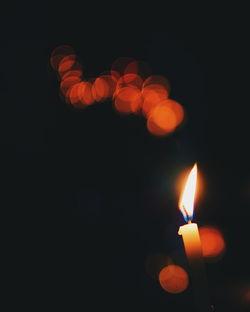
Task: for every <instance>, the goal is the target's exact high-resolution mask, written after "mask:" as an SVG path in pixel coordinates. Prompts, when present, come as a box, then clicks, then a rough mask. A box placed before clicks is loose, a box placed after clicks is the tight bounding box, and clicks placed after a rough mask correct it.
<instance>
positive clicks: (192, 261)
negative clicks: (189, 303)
mask: <svg viewBox="0 0 250 312" xmlns="http://www.w3.org/2000/svg"><path fill="white" fill-rule="evenodd" d="M178 234H179V235H182V239H183V243H184V247H185V252H186V255H187V258H188V263H189V267H190V277H191V282H192V286H193V291H194V296H195V302H196V308H197V311H200V312H207V311H209V312H211V308H210V304H209V298H208V289H207V282H206V274H205V268H204V263H203V256H202V249H201V241H200V235H199V230H198V226H197V224H196V223H189V224H185V225H183V226H181V227H180V228H179V232H178Z"/></svg>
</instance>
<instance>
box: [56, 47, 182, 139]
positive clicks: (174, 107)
mask: <svg viewBox="0 0 250 312" xmlns="http://www.w3.org/2000/svg"><path fill="white" fill-rule="evenodd" d="M50 63H51V66H52V67H53V69H54V70H56V71H57V72H58V78H59V81H60V95H61V96H62V97H63V99H64V100H65V101H66V102H67V103H69V104H70V105H72V106H73V107H75V108H78V109H83V108H85V107H87V106H89V105H92V104H94V103H97V102H102V101H105V100H107V99H111V100H112V102H113V105H114V107H115V109H116V110H117V111H118V112H120V113H123V114H137V115H138V114H142V115H143V116H144V117H145V118H146V119H147V129H148V130H149V132H150V133H152V134H154V135H157V136H164V135H167V134H169V133H171V132H173V131H174V130H175V129H176V128H177V127H178V126H179V125H180V124H181V123H182V122H183V119H184V109H183V107H182V105H181V104H180V103H178V102H177V101H175V100H173V99H170V98H169V93H170V87H169V82H168V80H167V79H166V78H165V77H163V76H160V75H150V74H149V72H148V71H147V66H146V64H145V63H143V62H140V61H136V60H134V59H132V58H130V57H119V58H118V59H117V60H116V61H115V62H114V63H113V64H112V66H111V69H110V70H108V71H106V72H103V73H102V74H100V75H99V77H97V78H92V79H86V78H85V73H84V72H83V68H82V64H81V60H80V59H79V58H78V56H77V55H76V54H75V52H74V49H73V48H72V47H71V46H67V45H63V46H59V47H56V48H55V49H54V50H53V51H52V54H51V58H50Z"/></svg>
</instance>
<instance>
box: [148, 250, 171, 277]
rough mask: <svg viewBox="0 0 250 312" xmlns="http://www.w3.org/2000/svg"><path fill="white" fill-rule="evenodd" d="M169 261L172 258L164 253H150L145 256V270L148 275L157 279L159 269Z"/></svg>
mask: <svg viewBox="0 0 250 312" xmlns="http://www.w3.org/2000/svg"><path fill="white" fill-rule="evenodd" d="M170 263H172V259H171V258H170V257H168V256H167V255H166V254H163V253H155V254H151V255H149V256H148V257H147V258H146V261H145V270H146V272H147V274H148V275H149V276H151V277H152V278H154V279H156V280H158V277H159V273H160V271H161V270H162V269H163V268H164V267H165V266H166V265H168V264H170Z"/></svg>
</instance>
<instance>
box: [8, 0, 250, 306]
mask: <svg viewBox="0 0 250 312" xmlns="http://www.w3.org/2000/svg"><path fill="white" fill-rule="evenodd" d="M120 5H121V7H120V8H118V9H117V10H116V11H112V10H114V7H112V6H111V7H110V9H109V8H107V7H106V6H104V5H103V7H100V6H99V5H97V4H96V7H95V5H94V6H93V7H91V8H90V6H85V7H84V6H83V8H80V7H77V6H73V5H71V4H67V5H66V6H65V7H63V8H62V4H61V5H60V6H59V7H56V8H53V9H52V8H51V7H50V6H47V7H46V8H40V7H39V6H38V7H36V6H35V5H33V6H32V7H27V10H24V11H25V12H26V14H25V15H24V14H19V13H18V12H19V10H18V8H16V9H15V10H13V11H12V20H11V22H10V23H9V27H8V30H7V34H6V40H5V39H4V44H3V47H2V51H3V52H4V54H5V57H4V60H7V61H4V62H3V63H2V67H3V68H4V69H5V70H6V75H5V76H4V84H3V85H4V86H6V84H7V88H4V89H5V90H4V91H3V92H4V93H6V99H7V105H6V106H7V108H11V114H10V116H11V120H10V122H3V125H4V130H5V132H4V133H6V136H5V140H4V143H3V147H4V149H3V151H4V152H6V151H7V153H5V154H6V155H7V160H8V162H7V166H6V168H7V170H6V171H7V176H8V179H7V181H8V182H10V185H11V189H10V194H9V200H8V205H7V206H6V208H5V209H6V210H7V209H8V210H9V211H10V212H11V215H12V220H14V221H12V222H14V223H17V224H19V226H20V225H21V226H20V227H21V229H20V231H18V233H19V234H20V235H21V234H22V233H24V234H25V235H24V236H25V239H21V238H19V235H17V236H16V235H13V236H14V240H15V241H17V244H16V245H17V250H18V252H17V255H16V257H14V259H12V264H13V267H15V268H17V270H16V272H17V273H16V274H17V276H19V274H23V272H24V275H23V278H22V279H21V280H20V279H18V278H17V280H19V282H18V285H19V286H18V287H17V288H18V290H19V292H20V293H21V292H22V291H21V289H23V284H28V285H29V286H31V288H32V294H33V293H34V296H33V295H32V297H33V298H35V299H34V303H33V306H34V307H39V306H40V305H41V304H42V303H43V302H45V301H46V298H49V299H53V302H54V303H53V304H54V305H55V307H57V306H59V305H60V306H61V305H64V304H66V302H67V303H69V304H70V307H71V308H69V310H70V311H76V310H77V309H79V310H83V309H85V310H87V311H96V310H97V309H99V308H98V307H102V309H106V308H108V309H115V310H117V311H120V310H123V309H124V310H125V309H126V310H127V311H128V310H129V311H133V310H143V309H146V308H149V309H150V310H154V311H163V310H164V311H183V308H185V309H186V310H187V311H189V310H190V311H195V310H194V307H193V298H192V289H191V288H189V289H188V290H186V291H185V292H184V293H182V294H179V295H171V294H168V293H166V292H164V291H163V290H162V289H161V288H160V285H159V283H158V282H157V281H156V280H153V279H152V278H151V277H150V276H149V275H148V274H147V272H146V270H145V263H146V259H147V257H148V256H150V255H152V254H154V253H158V252H160V253H165V254H167V255H170V256H172V257H173V258H174V260H175V261H176V263H177V264H178V263H179V264H180V265H184V266H186V262H185V261H186V260H185V255H184V252H183V245H182V241H181V237H180V236H178V235H177V231H178V227H179V226H180V225H181V224H183V219H182V217H181V216H180V213H179V211H178V209H177V201H178V194H177V193H176V189H175V184H176V181H177V177H178V175H179V174H180V173H181V172H182V171H183V170H185V169H187V168H190V167H191V166H192V165H193V163H194V162H196V161H197V162H198V166H199V170H200V172H201V174H202V176H203V179H204V185H205V190H204V192H203V195H202V198H201V200H200V201H199V203H197V213H196V215H195V221H197V222H198V223H199V225H214V226H217V227H218V228H219V229H220V230H221V231H222V233H223V234H224V238H225V241H226V246H227V249H226V253H225V255H224V257H223V258H222V259H221V260H220V261H218V262H216V263H209V264H207V273H208V280H209V288H210V293H211V302H212V303H214V305H215V307H216V311H247V308H249V302H248V307H247V304H246V303H243V301H242V300H243V299H242V297H243V295H244V291H245V290H246V289H247V287H248V289H249V287H250V285H249V252H248V249H249V247H248V245H249V243H248V237H249V234H248V222H249V214H250V213H249V207H250V180H249V175H250V173H249V169H250V168H249V166H250V165H249V149H248V145H249V137H248V134H249V117H248V116H249V115H248V114H249V113H248V111H249V109H248V106H249V103H248V102H249V91H248V90H249V87H248V80H249V78H248V77H249V75H248V55H249V53H248V50H247V43H248V42H247V41H248V36H247V25H246V23H245V17H244V14H243V12H244V8H241V9H240V10H239V8H237V9H236V8H233V7H231V8H228V7H227V8H218V7H214V8H212V7H203V8H199V13H196V9H197V8H183V7H182V8H181V9H180V8H179V9H175V11H173V10H172V9H171V8H170V6H168V5H166V4H164V5H163V4H162V3H160V2H157V1H156V2H155V1H154V4H152V3H149V2H145V3H144V4H143V5H139V4H138V6H137V7H135V6H134V5H132V4H128V3H123V4H120ZM104 9H105V10H104ZM187 9H189V10H187ZM113 12H114V13H113ZM26 16H28V18H26ZM62 44H69V45H71V46H72V47H73V48H74V49H75V51H76V53H77V55H78V56H79V57H80V58H81V60H82V62H83V65H84V71H85V77H86V78H91V77H96V76H97V75H98V74H99V73H101V72H103V71H104V70H107V69H109V68H110V67H111V65H112V62H114V61H115V60H116V58H118V57H120V56H130V57H133V58H135V59H137V60H142V61H146V62H147V63H148V64H150V66H151V69H152V73H153V74H161V75H164V76H166V77H167V78H168V79H169V81H170V84H171V94H170V97H171V98H173V99H175V100H177V101H179V102H180V103H181V104H182V105H183V107H184V108H185V111H186V119H185V122H184V124H183V125H182V126H181V127H180V128H179V129H177V131H176V132H175V133H174V134H172V135H170V136H169V137H166V138H157V137H154V136H152V135H151V134H150V133H149V132H148V131H147V129H146V121H145V119H144V118H143V117H140V116H132V115H120V114H119V113H117V112H116V111H115V110H114V108H113V106H112V103H111V101H106V102H104V103H99V104H94V105H93V106H91V107H88V108H87V109H85V110H81V111H80V110H74V109H73V108H71V107H69V106H68V105H67V104H66V103H64V102H63V101H62V100H61V99H60V98H59V96H58V86H59V85H58V80H57V77H56V73H55V72H54V71H53V69H52V68H51V67H50V64H49V58H50V54H51V52H52V51H53V49H54V48H55V47H56V46H58V45H62ZM6 91H7V92H6ZM9 103H11V105H9ZM12 107H15V112H12ZM13 142H14V144H12V143H13ZM10 173H11V177H12V178H10ZM12 173H13V175H12ZM19 216H20V219H19ZM20 220H22V221H21V222H19V221H20ZM26 224H27V227H26ZM30 226H31V228H32V230H31V229H29V230H28V228H29V227H30ZM14 227H15V226H14ZM37 232H38V235H37V234H34V233H37ZM17 259H18V260H17ZM37 295H38V296H37ZM21 297H22V300H24V302H25V301H26V300H28V301H29V299H28V298H27V294H26V295H24V296H23V295H21ZM37 298H39V299H37ZM73 305H74V306H77V307H74V308H73Z"/></svg>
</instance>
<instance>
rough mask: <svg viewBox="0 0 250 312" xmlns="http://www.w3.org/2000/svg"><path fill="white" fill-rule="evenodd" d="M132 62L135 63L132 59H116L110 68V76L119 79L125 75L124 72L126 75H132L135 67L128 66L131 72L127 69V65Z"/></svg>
mask: <svg viewBox="0 0 250 312" xmlns="http://www.w3.org/2000/svg"><path fill="white" fill-rule="evenodd" d="M133 62H135V60H134V59H133V58H132V57H119V58H117V59H116V60H115V61H114V62H113V64H112V66H111V72H112V74H114V75H115V76H116V77H117V78H119V77H121V76H123V75H124V74H125V71H126V73H127V74H129V73H134V72H133V70H134V69H135V68H136V66H137V65H135V66H130V68H132V69H131V70H132V71H130V70H129V69H128V65H130V64H131V63H133Z"/></svg>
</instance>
